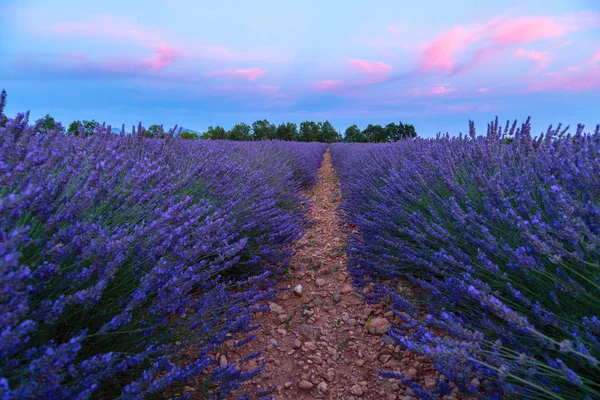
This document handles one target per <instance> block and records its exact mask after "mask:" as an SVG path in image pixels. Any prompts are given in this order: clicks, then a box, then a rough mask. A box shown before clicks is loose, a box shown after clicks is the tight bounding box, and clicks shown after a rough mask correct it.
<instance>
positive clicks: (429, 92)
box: [408, 83, 456, 96]
mask: <svg viewBox="0 0 600 400" xmlns="http://www.w3.org/2000/svg"><path fill="white" fill-rule="evenodd" d="M448 86H450V84H449V83H443V84H441V85H437V86H434V87H432V88H429V89H425V90H422V89H418V88H416V89H412V90H409V91H408V94H409V95H411V96H441V95H445V94H448V93H452V92H456V89H450V88H449V87H448Z"/></svg>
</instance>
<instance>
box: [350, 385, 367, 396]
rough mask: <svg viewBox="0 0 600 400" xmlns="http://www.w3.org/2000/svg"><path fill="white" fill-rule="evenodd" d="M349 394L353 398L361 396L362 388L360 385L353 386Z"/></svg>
mask: <svg viewBox="0 0 600 400" xmlns="http://www.w3.org/2000/svg"><path fill="white" fill-rule="evenodd" d="M350 393H352V394H353V395H355V396H359V397H360V396H362V395H363V393H364V392H363V388H362V387H361V386H360V385H354V386H352V387H351V388H350Z"/></svg>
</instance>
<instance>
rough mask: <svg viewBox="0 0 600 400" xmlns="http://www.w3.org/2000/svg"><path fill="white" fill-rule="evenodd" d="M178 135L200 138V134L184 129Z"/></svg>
mask: <svg viewBox="0 0 600 400" xmlns="http://www.w3.org/2000/svg"><path fill="white" fill-rule="evenodd" d="M179 137H180V138H181V139H188V140H189V139H200V135H198V134H197V133H195V132H190V131H185V132H181V134H180V135H179Z"/></svg>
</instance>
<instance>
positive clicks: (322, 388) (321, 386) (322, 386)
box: [317, 382, 328, 393]
mask: <svg viewBox="0 0 600 400" xmlns="http://www.w3.org/2000/svg"><path fill="white" fill-rule="evenodd" d="M327 389H328V388H327V384H326V383H325V382H321V383H319V384H318V385H317V390H318V391H319V392H321V393H325V392H327Z"/></svg>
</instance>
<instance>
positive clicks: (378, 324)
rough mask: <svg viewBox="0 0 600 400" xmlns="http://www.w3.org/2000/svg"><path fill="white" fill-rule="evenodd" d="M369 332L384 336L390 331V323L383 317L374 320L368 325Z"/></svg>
mask: <svg viewBox="0 0 600 400" xmlns="http://www.w3.org/2000/svg"><path fill="white" fill-rule="evenodd" d="M366 327H367V332H369V333H370V334H372V335H383V334H384V333H387V332H388V331H389V330H390V323H389V321H388V320H387V319H385V318H382V317H377V318H373V319H372V320H371V321H369V323H367V325H366Z"/></svg>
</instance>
